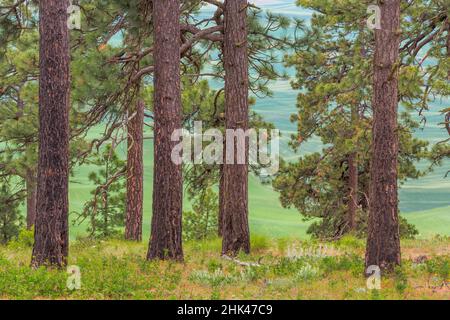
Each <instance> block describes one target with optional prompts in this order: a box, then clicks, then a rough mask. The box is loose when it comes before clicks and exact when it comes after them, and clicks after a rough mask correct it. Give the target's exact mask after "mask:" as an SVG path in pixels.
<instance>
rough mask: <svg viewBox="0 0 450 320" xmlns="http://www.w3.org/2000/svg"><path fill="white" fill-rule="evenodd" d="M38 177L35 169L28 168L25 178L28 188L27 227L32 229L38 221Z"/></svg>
mask: <svg viewBox="0 0 450 320" xmlns="http://www.w3.org/2000/svg"><path fill="white" fill-rule="evenodd" d="M36 180H37V177H36V173H35V171H34V170H31V169H28V170H27V175H26V179H25V183H26V188H27V229H28V230H31V229H32V228H33V226H34V222H35V221H36V200H37V183H36Z"/></svg>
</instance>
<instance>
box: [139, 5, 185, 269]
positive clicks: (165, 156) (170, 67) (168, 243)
mask: <svg viewBox="0 0 450 320" xmlns="http://www.w3.org/2000/svg"><path fill="white" fill-rule="evenodd" d="M153 13H154V15H153V16H154V22H153V23H154V29H155V45H154V47H155V51H154V64H155V79H154V81H155V82H154V90H155V93H154V117H155V127H154V139H155V144H154V148H155V149H154V155H155V156H154V159H155V165H154V181H153V217H152V228H151V238H150V247H149V251H148V255H147V258H148V259H149V260H152V259H171V260H178V261H181V260H183V249H182V238H181V221H182V199H183V183H182V167H181V165H176V164H174V163H173V162H172V160H171V153H172V149H173V148H174V147H175V145H176V142H172V141H171V135H172V133H173V132H174V130H176V129H181V127H182V122H181V121H182V120H181V119H182V118H181V116H182V115H181V113H182V110H181V83H180V21H179V19H180V2H179V0H166V1H153Z"/></svg>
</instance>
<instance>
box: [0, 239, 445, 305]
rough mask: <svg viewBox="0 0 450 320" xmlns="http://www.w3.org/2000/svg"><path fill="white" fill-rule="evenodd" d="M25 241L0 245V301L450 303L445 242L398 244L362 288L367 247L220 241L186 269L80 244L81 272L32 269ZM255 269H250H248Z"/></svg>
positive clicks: (142, 249)
mask: <svg viewBox="0 0 450 320" xmlns="http://www.w3.org/2000/svg"><path fill="white" fill-rule="evenodd" d="M31 242H32V238H31V237H30V235H27V234H23V235H22V237H21V238H20V239H19V240H18V241H16V242H13V243H11V244H9V245H8V246H3V247H1V246H0V299H172V300H173V299H244V300H247V299H269V300H272V299H273V300H275V299H301V300H306V299H352V300H353V299H447V300H448V299H450V282H449V280H450V278H449V269H450V238H449V237H434V238H433V239H428V240H405V241H403V242H402V256H403V262H402V267H399V268H398V269H397V270H396V271H395V272H394V273H393V274H390V275H388V276H385V277H382V279H381V288H380V289H379V290H375V289H371V290H369V289H368V288H367V280H366V278H365V277H364V241H363V240H358V239H355V238H353V237H345V238H343V239H341V240H340V241H337V242H333V243H319V242H316V241H312V240H308V241H299V240H289V239H278V240H271V239H269V238H266V237H262V236H255V237H253V238H252V254H251V255H240V256H239V257H237V258H236V259H237V260H228V259H225V258H223V257H221V256H220V254H219V253H220V246H221V242H220V240H219V239H212V240H207V241H197V242H189V243H186V244H185V262H184V263H173V262H147V261H146V260H145V256H146V251H147V244H146V243H140V244H138V243H130V242H125V241H121V240H108V241H93V240H78V241H76V242H73V243H72V245H71V248H70V259H69V264H70V265H75V266H77V267H78V268H79V270H80V272H81V276H80V280H81V286H80V288H79V289H76V290H70V289H69V288H68V285H67V284H68V283H76V282H72V281H71V280H73V279H74V275H72V274H70V273H68V272H67V271H66V270H61V271H58V270H46V269H44V268H41V269H38V270H31V269H30V268H29V261H30V255H31V247H30V244H31ZM248 262H252V264H254V265H252V266H246V265H244V264H245V263H248ZM75 276H76V275H75Z"/></svg>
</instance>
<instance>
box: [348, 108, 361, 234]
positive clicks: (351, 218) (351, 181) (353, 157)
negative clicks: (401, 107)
mask: <svg viewBox="0 0 450 320" xmlns="http://www.w3.org/2000/svg"><path fill="white" fill-rule="evenodd" d="M351 117H352V123H351V125H352V126H354V127H356V126H357V125H358V122H359V113H358V105H354V106H352V110H351ZM354 135H356V131H355V130H352V136H354ZM358 183H359V171H358V153H357V152H352V153H351V154H350V155H349V156H348V228H349V230H350V231H355V230H356V214H357V211H358V204H359V201H358Z"/></svg>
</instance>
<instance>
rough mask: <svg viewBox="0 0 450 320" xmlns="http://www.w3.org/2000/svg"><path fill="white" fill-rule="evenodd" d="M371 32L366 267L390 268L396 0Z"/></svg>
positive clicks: (394, 238) (394, 260) (395, 233)
mask: <svg viewBox="0 0 450 320" xmlns="http://www.w3.org/2000/svg"><path fill="white" fill-rule="evenodd" d="M380 7H381V14H382V16H381V28H382V29H381V30H376V33H375V57H374V96H373V105H372V108H373V129H372V130H373V133H372V135H373V137H372V163H371V181H370V209H369V223H368V239H367V249H366V266H371V265H376V266H378V267H380V268H381V269H382V270H387V271H391V270H393V268H394V267H395V266H396V265H399V264H400V262H401V260H400V235H399V220H398V195H397V159H398V151H399V142H398V133H397V109H398V61H399V38H400V32H399V31H400V0H385V1H384V3H383V4H380Z"/></svg>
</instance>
